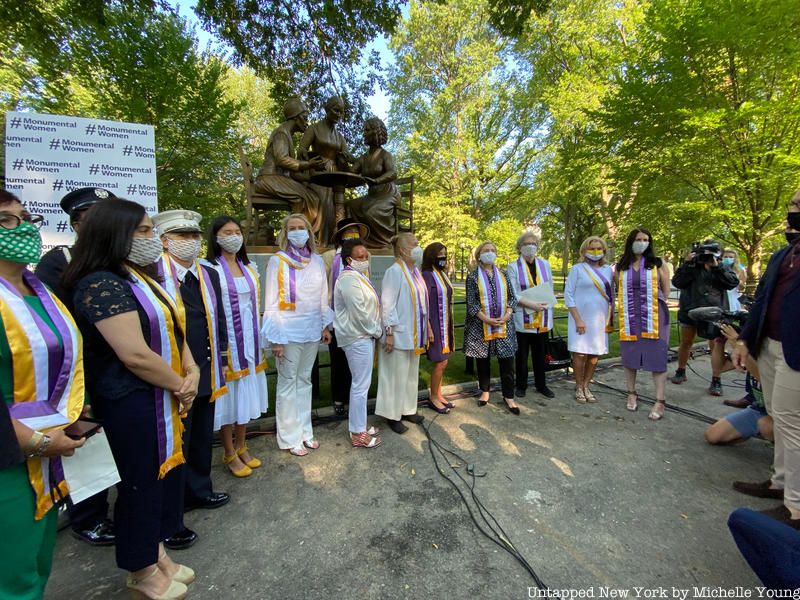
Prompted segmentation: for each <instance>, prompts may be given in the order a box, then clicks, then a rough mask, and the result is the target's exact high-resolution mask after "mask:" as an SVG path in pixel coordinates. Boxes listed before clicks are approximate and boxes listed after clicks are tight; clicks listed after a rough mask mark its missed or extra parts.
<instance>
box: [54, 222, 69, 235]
mask: <svg viewBox="0 0 800 600" xmlns="http://www.w3.org/2000/svg"><path fill="white" fill-rule="evenodd" d="M66 230H67V224H66V223H65V222H64V221H60V222H59V223H58V225H56V231H57V232H58V233H64V232H65V231H66Z"/></svg>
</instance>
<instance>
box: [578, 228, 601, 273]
mask: <svg viewBox="0 0 800 600" xmlns="http://www.w3.org/2000/svg"><path fill="white" fill-rule="evenodd" d="M592 242H600V245H601V246H602V247H603V258H601V259H600V260H598V261H597V262H596V263H595V264H596V265H597V266H598V267H602V266H603V265H604V264H606V256H607V255H608V244H606V241H605V240H604V239H603V238H601V237H598V236H596V235H590V236H589V237H587V238H586V239H585V240H583V243H582V244H581V249H580V254H581V256H580V258H579V259H578V262H586V257H585V256H584V255H585V254H586V251H587V250H588V249H589V244H591V243H592Z"/></svg>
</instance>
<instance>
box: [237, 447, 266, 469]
mask: <svg viewBox="0 0 800 600" xmlns="http://www.w3.org/2000/svg"><path fill="white" fill-rule="evenodd" d="M245 452H247V444H245V445H244V446H242V447H241V448H239V449H238V450H237V451H236V454H237V455H238V456H239V458H242V454H244V453H245ZM242 462H243V463H244V464H246V465H247V466H248V467H250V468H251V469H257V468H258V467H260V466H261V465H262V464H263V463H262V462H261V461H260V460H258V459H257V458H256V457H255V456H252V455H251V456H250V460H248V461H245V460H244V459H242Z"/></svg>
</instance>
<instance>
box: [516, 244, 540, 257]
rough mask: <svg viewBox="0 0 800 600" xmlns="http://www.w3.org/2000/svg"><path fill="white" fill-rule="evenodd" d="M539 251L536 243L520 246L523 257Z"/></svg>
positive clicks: (534, 254) (531, 255) (533, 254)
mask: <svg viewBox="0 0 800 600" xmlns="http://www.w3.org/2000/svg"><path fill="white" fill-rule="evenodd" d="M538 251H539V246H537V245H536V244H525V245H524V246H523V247H522V248H520V252H521V253H522V256H524V257H525V258H533V257H534V256H536V253H537V252H538Z"/></svg>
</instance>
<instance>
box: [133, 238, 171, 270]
mask: <svg viewBox="0 0 800 600" xmlns="http://www.w3.org/2000/svg"><path fill="white" fill-rule="evenodd" d="M162 250H163V246H162V245H161V240H160V239H158V238H157V237H155V236H153V237H150V238H140V237H135V238H133V240H131V249H130V251H129V252H128V260H129V261H130V262H132V263H133V264H135V265H139V266H140V267H147V266H150V265H152V264H153V263H154V262H156V261H157V260H158V257H159V256H161V251H162Z"/></svg>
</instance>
